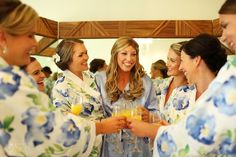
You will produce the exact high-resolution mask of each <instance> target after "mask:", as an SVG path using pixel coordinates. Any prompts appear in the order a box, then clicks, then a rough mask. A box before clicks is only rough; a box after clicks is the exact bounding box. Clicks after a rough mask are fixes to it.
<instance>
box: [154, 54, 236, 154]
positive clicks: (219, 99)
mask: <svg viewBox="0 0 236 157" xmlns="http://www.w3.org/2000/svg"><path fill="white" fill-rule="evenodd" d="M235 78H236V56H233V57H231V58H230V59H229V60H228V62H227V63H226V64H225V65H224V66H223V67H222V68H221V70H220V71H219V73H218V75H217V77H216V78H215V79H214V80H213V81H212V83H211V84H210V85H209V87H208V89H207V90H206V91H205V92H204V95H203V96H201V97H200V98H199V99H198V100H197V102H196V106H195V108H194V109H193V110H192V111H190V112H189V113H188V114H187V116H186V118H184V119H182V120H181V121H179V122H178V123H176V124H173V125H169V126H162V127H160V128H159V130H158V133H157V135H156V138H155V142H154V143H155V145H154V151H153V153H154V154H153V156H154V157H160V156H162V155H161V154H160V150H161V146H162V145H163V144H165V142H166V141H164V140H163V134H167V135H168V136H170V137H172V139H171V140H172V141H173V143H175V144H176V151H172V152H171V153H170V154H168V155H169V156H172V157H177V156H181V157H182V156H236V123H235V121H236V114H235V105H236V99H235V95H236V88H235V87H236V86H235V85H236V79H235ZM161 153H162V152H161Z"/></svg>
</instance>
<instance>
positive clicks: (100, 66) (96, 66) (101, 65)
mask: <svg viewBox="0 0 236 157" xmlns="http://www.w3.org/2000/svg"><path fill="white" fill-rule="evenodd" d="M89 66H90V67H89V71H90V72H92V73H93V74H96V72H100V71H106V69H107V64H106V61H105V60H104V59H100V58H95V59H93V60H92V61H91V62H90V63H89Z"/></svg>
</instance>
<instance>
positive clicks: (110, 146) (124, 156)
mask: <svg viewBox="0 0 236 157" xmlns="http://www.w3.org/2000/svg"><path fill="white" fill-rule="evenodd" d="M95 79H96V83H97V86H98V89H99V91H100V93H101V95H102V101H103V107H104V109H105V116H106V117H110V116H111V114H112V107H113V106H114V105H116V104H119V103H120V102H121V101H122V100H123V95H121V96H120V98H119V99H118V100H117V101H116V102H114V103H112V104H111V101H110V100H109V98H108V97H107V93H106V90H105V83H106V73H105V72H99V73H98V74H97V75H96V76H95ZM143 84H144V93H143V95H142V97H141V98H140V99H138V100H136V103H137V104H141V105H143V106H144V107H145V108H147V109H148V110H150V111H155V110H156V109H157V105H156V101H157V100H156V96H155V91H154V89H153V85H152V81H151V79H150V78H149V77H148V76H144V77H143ZM124 90H126V91H127V90H129V84H127V85H126V87H125V89H124ZM111 136H112V135H106V136H105V139H104V143H103V150H102V157H143V156H145V157H149V156H151V152H150V151H149V143H148V140H147V139H145V138H144V139H143V138H140V139H139V147H140V148H141V150H142V152H141V153H137V152H136V153H134V152H132V151H131V149H132V147H133V146H132V145H131V144H129V143H128V142H127V141H125V140H123V141H122V146H121V147H122V150H124V153H116V152H115V151H114V148H115V145H116V144H114V143H109V142H108V140H109V139H111Z"/></svg>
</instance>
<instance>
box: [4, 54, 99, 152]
mask: <svg viewBox="0 0 236 157" xmlns="http://www.w3.org/2000/svg"><path fill="white" fill-rule="evenodd" d="M95 130H96V129H95V124H94V122H91V121H87V120H85V119H83V118H78V117H76V116H74V115H72V114H67V115H63V114H62V113H61V112H59V111H55V107H54V106H53V105H52V104H51V102H50V99H49V98H48V96H47V95H46V94H44V93H42V92H40V91H39V90H38V88H37V85H36V83H35V82H34V81H33V79H31V78H30V77H29V76H28V75H27V74H26V73H25V72H24V71H22V70H21V69H20V68H19V67H16V66H9V65H8V64H7V63H6V62H5V61H4V60H3V59H2V58H0V153H2V154H0V156H1V157H3V156H74V155H77V156H88V155H89V153H90V152H91V150H92V147H93V145H94V141H95V137H96V136H95V135H96V134H95ZM88 139H89V140H88Z"/></svg>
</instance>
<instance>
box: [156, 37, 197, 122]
mask: <svg viewBox="0 0 236 157" xmlns="http://www.w3.org/2000/svg"><path fill="white" fill-rule="evenodd" d="M185 43H186V42H180V43H174V44H172V45H171V46H170V49H169V52H168V56H167V64H166V66H167V68H168V71H167V74H168V76H170V77H169V78H166V79H163V80H159V81H155V80H153V84H154V87H155V89H156V96H157V105H158V108H159V111H160V115H161V118H162V120H164V121H166V122H167V123H169V124H171V123H175V122H177V121H178V120H179V119H181V118H183V117H184V116H185V114H186V113H187V112H188V110H190V109H191V107H193V106H191V105H190V104H191V103H192V102H193V103H194V102H195V95H196V89H195V87H194V86H188V82H187V79H186V77H185V75H184V73H183V72H182V71H181V70H179V67H180V63H181V59H180V55H181V53H180V52H181V51H180V48H181V46H182V45H183V44H185Z"/></svg>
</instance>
